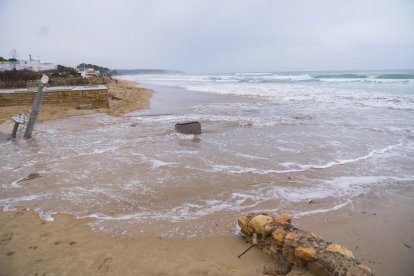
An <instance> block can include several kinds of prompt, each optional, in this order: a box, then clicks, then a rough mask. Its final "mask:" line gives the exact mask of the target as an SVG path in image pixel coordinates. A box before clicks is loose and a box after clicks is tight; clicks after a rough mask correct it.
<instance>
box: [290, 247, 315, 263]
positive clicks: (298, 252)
mask: <svg viewBox="0 0 414 276" xmlns="http://www.w3.org/2000/svg"><path fill="white" fill-rule="evenodd" d="M295 256H296V257H297V258H301V259H302V260H305V261H315V260H317V259H318V257H317V256H316V250H315V248H313V247H298V248H296V249H295Z"/></svg>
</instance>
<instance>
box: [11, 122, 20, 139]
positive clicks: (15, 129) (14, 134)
mask: <svg viewBox="0 0 414 276" xmlns="http://www.w3.org/2000/svg"><path fill="white" fill-rule="evenodd" d="M18 128H19V123H18V122H15V123H14V127H13V132H12V138H16V134H17V129H18Z"/></svg>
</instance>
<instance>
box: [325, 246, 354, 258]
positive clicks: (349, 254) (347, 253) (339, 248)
mask: <svg viewBox="0 0 414 276" xmlns="http://www.w3.org/2000/svg"><path fill="white" fill-rule="evenodd" d="M326 251H328V252H332V253H339V254H341V255H342V256H345V257H347V258H349V259H354V254H352V251H351V250H349V249H346V248H345V247H343V246H342V245H339V244H335V243H333V244H330V245H328V247H327V248H326Z"/></svg>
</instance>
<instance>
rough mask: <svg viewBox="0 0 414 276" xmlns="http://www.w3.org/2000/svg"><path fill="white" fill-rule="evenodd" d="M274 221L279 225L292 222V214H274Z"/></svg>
mask: <svg viewBox="0 0 414 276" xmlns="http://www.w3.org/2000/svg"><path fill="white" fill-rule="evenodd" d="M275 222H276V223H277V224H279V225H285V224H286V223H291V222H292V216H291V215H288V214H281V215H277V216H275Z"/></svg>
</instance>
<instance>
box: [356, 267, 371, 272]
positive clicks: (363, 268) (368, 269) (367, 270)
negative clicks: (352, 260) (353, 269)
mask: <svg viewBox="0 0 414 276" xmlns="http://www.w3.org/2000/svg"><path fill="white" fill-rule="evenodd" d="M358 267H359V268H360V269H361V270H362V271H364V272H365V273H368V274H371V268H369V266H367V265H358Z"/></svg>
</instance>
